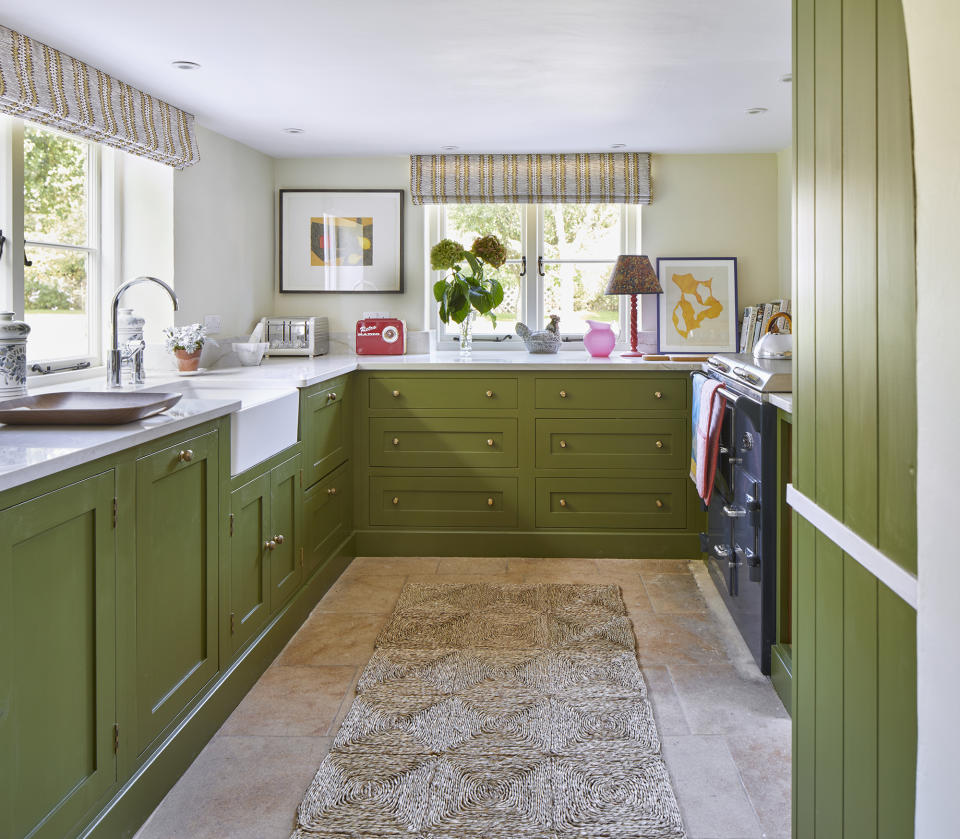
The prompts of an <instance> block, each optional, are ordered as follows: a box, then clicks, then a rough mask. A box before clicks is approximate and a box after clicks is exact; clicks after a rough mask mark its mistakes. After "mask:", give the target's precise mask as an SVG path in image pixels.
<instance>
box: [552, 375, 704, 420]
mask: <svg viewBox="0 0 960 839" xmlns="http://www.w3.org/2000/svg"><path fill="white" fill-rule="evenodd" d="M689 390H690V383H689V380H688V379H687V377H686V376H683V377H676V376H675V377H672V378H667V377H664V378H654V377H652V376H630V377H617V376H592V377H591V378H576V377H574V376H556V377H550V378H546V377H545V378H541V379H537V383H536V394H535V397H534V398H535V400H536V407H537V410H538V411H544V410H546V411H671V412H685V411H687V410H688V406H689V403H688V401H687V393H688V392H689Z"/></svg>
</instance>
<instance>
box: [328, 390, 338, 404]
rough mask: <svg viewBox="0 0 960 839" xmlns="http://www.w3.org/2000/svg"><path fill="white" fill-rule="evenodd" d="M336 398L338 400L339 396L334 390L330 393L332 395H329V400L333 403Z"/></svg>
mask: <svg viewBox="0 0 960 839" xmlns="http://www.w3.org/2000/svg"><path fill="white" fill-rule="evenodd" d="M336 398H337V394H335V393H334V392H333V391H332V390H331V391H330V393H328V394H327V399H329V400H330V401H331V402H333V400H334V399H336Z"/></svg>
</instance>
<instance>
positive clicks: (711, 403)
mask: <svg viewBox="0 0 960 839" xmlns="http://www.w3.org/2000/svg"><path fill="white" fill-rule="evenodd" d="M700 379H702V381H700ZM720 387H721V383H720V382H718V381H717V380H716V379H710V378H708V377H706V376H701V375H700V374H699V373H698V374H697V375H696V376H694V388H693V446H692V449H693V451H692V457H691V462H690V477H691V478H692V479H693V482H694V483H695V484H696V486H697V494H698V495H699V496H700V497H701V498H702V499H703V503H704V504H709V503H710V496H711V495H712V494H713V478H714V475H716V473H717V449H718V448H719V445H720V425H721V424H722V422H723V410H724V407H725V405H726V400H725V399H724V398H723V396H721V395H720V394H719V393H718V392H717V391H719V390H720Z"/></svg>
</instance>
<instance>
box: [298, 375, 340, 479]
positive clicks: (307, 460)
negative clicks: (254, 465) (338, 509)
mask: <svg viewBox="0 0 960 839" xmlns="http://www.w3.org/2000/svg"><path fill="white" fill-rule="evenodd" d="M347 387H348V385H347V379H346V377H344V378H341V379H336V380H334V381H333V382H325V383H324V384H322V385H317V386H316V387H313V388H310V389H309V390H307V391H302V392H301V398H300V403H301V413H300V436H301V438H302V439H303V458H304V478H305V481H304V486H308V487H309V486H313V485H314V484H315V483H316V482H317V481H319V480H320V479H321V478H322V477H324V475H326V474H328V473H329V472H330V471H331V470H332V469H333V468H335V467H337V466H339V465H340V464H341V463H343V462H344V461H345V460H346V459H347V458H348V457H349V456H350V454H349V453H350V439H351V438H350V422H349V418H348V415H347V414H348V411H347V401H346V396H347V392H348V391H347Z"/></svg>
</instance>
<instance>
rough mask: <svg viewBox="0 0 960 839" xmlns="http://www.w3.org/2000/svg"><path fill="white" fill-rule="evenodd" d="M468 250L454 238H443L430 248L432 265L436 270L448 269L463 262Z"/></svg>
mask: <svg viewBox="0 0 960 839" xmlns="http://www.w3.org/2000/svg"><path fill="white" fill-rule="evenodd" d="M465 254H466V251H465V250H464V249H463V245H461V244H459V243H458V242H454V241H453V239H441V240H440V241H439V242H437V244H435V245H434V246H433V247H432V248H431V249H430V267H431V268H433V270H434V271H446V270H447V269H448V268H453V266H454V265H456V264H457V263H459V262H462V261H463V259H464V256H465Z"/></svg>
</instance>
